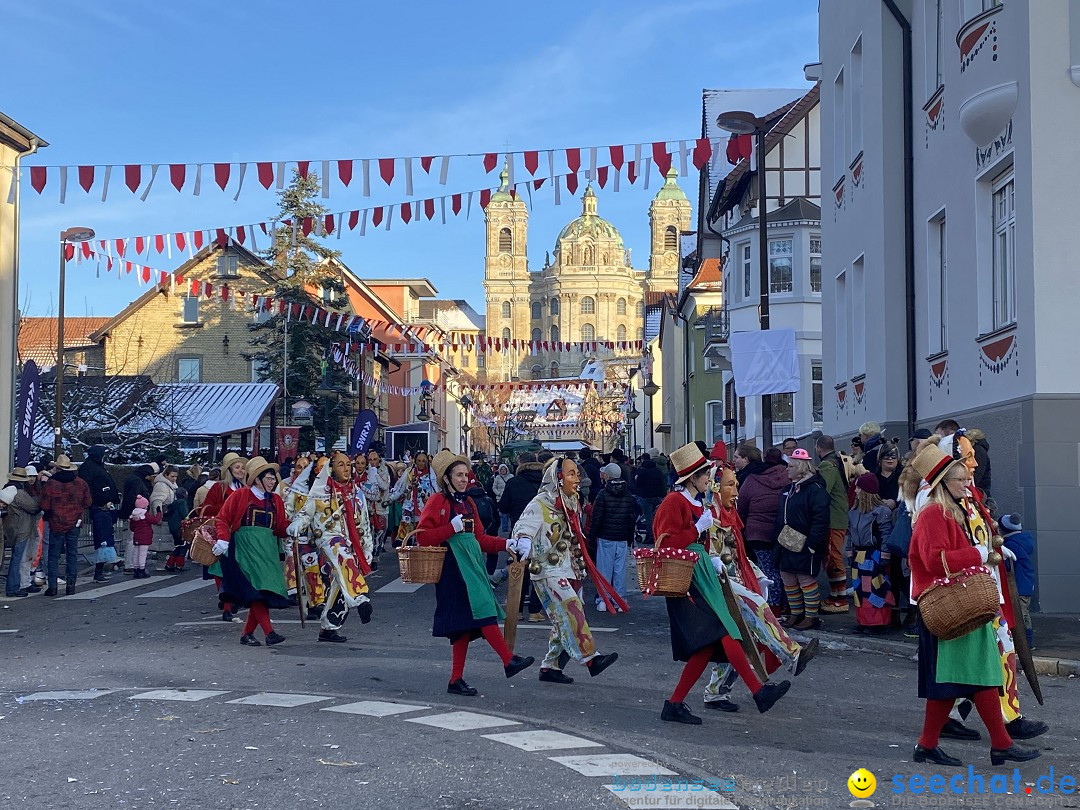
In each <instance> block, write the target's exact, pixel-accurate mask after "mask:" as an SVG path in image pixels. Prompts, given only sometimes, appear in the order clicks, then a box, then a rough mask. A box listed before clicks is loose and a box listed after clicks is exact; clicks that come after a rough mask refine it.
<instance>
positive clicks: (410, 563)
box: [397, 531, 446, 585]
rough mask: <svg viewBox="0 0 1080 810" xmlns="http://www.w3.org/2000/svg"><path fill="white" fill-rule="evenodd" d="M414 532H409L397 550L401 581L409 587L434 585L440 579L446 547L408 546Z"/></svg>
mask: <svg viewBox="0 0 1080 810" xmlns="http://www.w3.org/2000/svg"><path fill="white" fill-rule="evenodd" d="M415 534H416V532H415V531H412V532H409V533H408V534H407V535H406V536H405V539H404V540H403V541H402V543H401V545H400V546H399V547H398V550H397V558H398V568H400V569H401V581H402V582H407V583H409V584H411V585H434V584H435V583H436V582H438V581H439V578H440V577H442V567H443V560H444V559H446V546H416V545H412V546H410V545H408V543H409V542H410V541H412V540H414V535H415Z"/></svg>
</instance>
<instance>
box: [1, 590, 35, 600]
mask: <svg viewBox="0 0 1080 810" xmlns="http://www.w3.org/2000/svg"><path fill="white" fill-rule="evenodd" d="M29 595H30V592H29V591H16V592H15V593H5V594H4V596H6V597H7V598H8V599H18V598H19V597H20V596H29Z"/></svg>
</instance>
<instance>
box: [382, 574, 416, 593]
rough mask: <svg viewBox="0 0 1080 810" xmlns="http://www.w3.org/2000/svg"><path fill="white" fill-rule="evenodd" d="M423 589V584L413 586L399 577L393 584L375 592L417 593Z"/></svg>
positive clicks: (388, 584)
mask: <svg viewBox="0 0 1080 810" xmlns="http://www.w3.org/2000/svg"><path fill="white" fill-rule="evenodd" d="M423 587H424V586H423V585H422V584H420V585H417V584H411V583H408V582H405V581H403V580H402V579H401V578H400V577H399V578H398V579H395V580H394V581H393V582H389V583H387V584H386V585H383V586H382V587H381V588H379V590H377V591H375V593H416V592H417V591H418V590H420V589H421V588H423Z"/></svg>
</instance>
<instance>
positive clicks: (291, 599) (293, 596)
mask: <svg viewBox="0 0 1080 810" xmlns="http://www.w3.org/2000/svg"><path fill="white" fill-rule="evenodd" d="M165 570H166V571H168V570H169V569H168V568H166V569H165ZM297 599H298V597H297V595H296V594H295V593H294V594H290V596H289V600H288V601H289V607H296V606H297V605H298V604H300V603H299V602H298V601H297Z"/></svg>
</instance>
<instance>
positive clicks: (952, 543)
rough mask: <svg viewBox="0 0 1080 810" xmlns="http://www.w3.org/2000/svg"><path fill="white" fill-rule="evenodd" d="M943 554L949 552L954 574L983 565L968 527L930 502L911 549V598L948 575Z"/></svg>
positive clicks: (922, 513) (947, 556) (917, 524)
mask: <svg viewBox="0 0 1080 810" xmlns="http://www.w3.org/2000/svg"><path fill="white" fill-rule="evenodd" d="M942 552H944V553H945V562H946V563H948V566H949V571H950V572H951V573H954V574H955V573H957V572H958V571H961V570H963V569H964V568H968V567H970V566H973V565H979V564H980V562H981V556H980V555H979V549H978V548H976V547H975V546H974V545H972V543H971V540H970V539H968V536H967V533H966V532H965V531H964V528H963V527H962V526H961V525H960V524H959V523H957V522H956V521H955V520H953V519H952V518H951V517H948V516H947V515H946V514H945V510H944V508H942V507H941V506H940V505H939V504H936V503H928V504H927V505H926V506H924V507H923V508H922V509H921V510H920V511H919V516H918V520H916V521H915V528H914V529H913V530H912V532H911V547H910V548H909V549H908V565H909V566H910V567H911V595H912V597H914V598H915V599H918V598H919V596H920V595H921V594H922V592H923V591H925V590H926V589H927V588H929V587H930V585H931V584H932V583H933V581H934V580H935V579H937V578H938V577H943V576H945V566H944V564H943V563H942V560H941V555H942Z"/></svg>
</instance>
